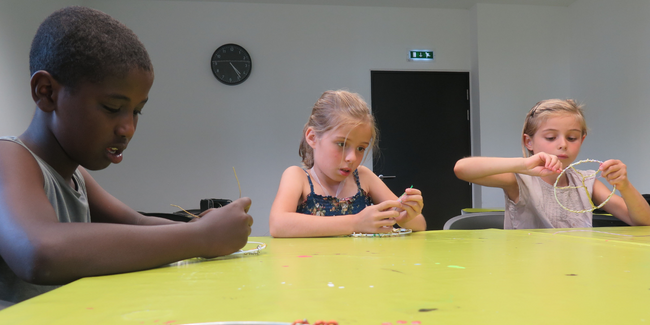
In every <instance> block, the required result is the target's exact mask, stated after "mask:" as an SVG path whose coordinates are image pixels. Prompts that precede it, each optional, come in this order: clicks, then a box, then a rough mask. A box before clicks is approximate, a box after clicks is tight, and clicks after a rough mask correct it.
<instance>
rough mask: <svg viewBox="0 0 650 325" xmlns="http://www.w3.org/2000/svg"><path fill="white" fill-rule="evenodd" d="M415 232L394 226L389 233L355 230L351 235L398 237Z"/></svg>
mask: <svg viewBox="0 0 650 325" xmlns="http://www.w3.org/2000/svg"><path fill="white" fill-rule="evenodd" d="M412 232H413V230H411V229H406V228H393V230H392V231H391V232H389V233H385V234H384V233H379V234H367V233H361V232H353V233H352V234H350V237H397V236H406V235H409V234H411V233H412Z"/></svg>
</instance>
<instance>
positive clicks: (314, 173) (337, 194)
mask: <svg viewBox="0 0 650 325" xmlns="http://www.w3.org/2000/svg"><path fill="white" fill-rule="evenodd" d="M309 171H310V172H311V174H312V175H314V179H315V180H316V183H318V185H320V188H322V189H323V192H325V195H327V196H331V195H330V193H329V192H328V191H327V190H326V189H325V187H324V186H323V184H321V183H320V180H319V179H318V175H316V172H315V171H314V167H312V168H311V169H310V170H309ZM347 179H348V178H347V177H346V178H345V179H344V180H343V181H342V182H340V183H339V188H338V189H337V190H336V196H335V197H339V194H341V190H342V189H343V184H345V180H347Z"/></svg>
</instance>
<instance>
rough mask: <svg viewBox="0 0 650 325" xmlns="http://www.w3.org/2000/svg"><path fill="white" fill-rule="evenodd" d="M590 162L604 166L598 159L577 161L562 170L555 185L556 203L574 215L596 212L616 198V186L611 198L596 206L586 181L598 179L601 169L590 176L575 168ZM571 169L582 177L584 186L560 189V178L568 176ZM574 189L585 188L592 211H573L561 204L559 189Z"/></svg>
mask: <svg viewBox="0 0 650 325" xmlns="http://www.w3.org/2000/svg"><path fill="white" fill-rule="evenodd" d="M590 162H592V163H599V164H602V163H603V162H602V161H600V160H596V159H584V160H580V161H576V162H574V163H573V164H571V165H569V166H567V168H564V170H562V172H561V173H560V175H558V176H557V179H556V180H555V184H553V195H554V196H555V201H557V203H558V204H559V205H560V206H561V207H562V208H563V209H564V210H567V211H569V212H574V213H585V212H590V211H594V210H596V209H600V208H602V207H603V206H604V205H605V204H607V202H608V201H609V199H611V198H612V196H614V193H615V192H616V185H614V188H613V189H612V193H609V196H608V197H607V199H606V200H605V201H603V203H601V204H600V205H598V206H596V205H594V202H593V200H592V199H591V193H589V189H588V188H587V185H585V179H587V178H590V177H596V175H598V173H600V170H599V169H596V172H595V173H593V174H590V175H584V174H583V173H581V172H580V171H579V170H577V169H575V167H574V166H575V165H579V164H582V163H590ZM569 168H571V169H573V170H574V171H575V172H576V173H577V174H578V175H580V177H581V182H582V185H581V186H571V185H568V186H561V187H558V186H557V183H559V182H560V178H562V175H564V174H566V171H567V170H569ZM572 188H575V189H580V188H584V190H585V192H586V193H587V198H589V203H590V204H591V209H584V210H572V209H569V208H567V207H565V206H564V205H563V204H562V202H560V199H558V197H557V190H558V189H560V190H564V189H572Z"/></svg>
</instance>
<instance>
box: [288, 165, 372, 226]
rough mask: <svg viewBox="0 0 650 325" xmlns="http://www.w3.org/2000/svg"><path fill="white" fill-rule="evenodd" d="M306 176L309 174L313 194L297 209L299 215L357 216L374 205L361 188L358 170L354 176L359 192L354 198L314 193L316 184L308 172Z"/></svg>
mask: <svg viewBox="0 0 650 325" xmlns="http://www.w3.org/2000/svg"><path fill="white" fill-rule="evenodd" d="M305 174H307V179H308V180H309V188H311V193H309V195H307V198H306V199H305V201H304V202H302V203H300V204H298V208H297V209H296V212H298V213H303V214H311V215H315V216H340V215H344V214H357V213H359V212H361V210H363V209H365V208H366V207H367V206H369V205H372V199H371V198H370V196H368V194H367V193H366V191H364V190H363V189H362V188H361V183H359V171H358V170H355V171H354V173H353V175H354V181H355V182H356V183H357V187H358V188H359V191H358V192H357V194H355V195H354V196H351V197H348V198H343V199H339V198H337V197H333V196H323V195H320V194H316V193H314V184H313V183H312V182H311V177H310V176H309V173H308V172H307V171H306V170H305Z"/></svg>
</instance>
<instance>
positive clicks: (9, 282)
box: [0, 137, 90, 302]
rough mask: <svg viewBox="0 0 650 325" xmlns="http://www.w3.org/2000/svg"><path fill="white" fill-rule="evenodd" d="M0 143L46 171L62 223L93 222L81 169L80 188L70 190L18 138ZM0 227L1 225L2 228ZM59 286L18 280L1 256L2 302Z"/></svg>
mask: <svg viewBox="0 0 650 325" xmlns="http://www.w3.org/2000/svg"><path fill="white" fill-rule="evenodd" d="M0 141H11V142H14V143H17V144H19V145H21V146H23V147H24V148H25V149H27V150H28V151H29V152H30V153H31V154H32V156H34V159H36V162H38V165H39V166H40V167H41V171H42V172H43V180H44V184H43V189H44V190H45V194H46V195H47V198H48V199H49V201H50V203H51V204H52V207H53V208H54V211H55V212H56V216H57V218H58V219H59V221H60V222H90V209H89V207H88V196H87V193H86V183H85V181H84V178H83V176H82V175H81V172H79V170H78V169H77V170H75V172H74V174H73V175H72V179H73V181H74V182H75V184H76V185H77V186H76V187H77V189H76V190H75V189H73V188H71V187H70V186H69V185H68V184H67V183H66V182H65V180H64V179H63V177H61V175H59V173H58V172H57V171H56V170H54V168H52V167H51V166H50V165H48V164H47V163H46V162H45V161H43V160H42V159H41V158H40V157H38V156H37V155H36V154H34V153H33V152H32V151H31V150H29V148H27V147H26V146H25V144H24V143H23V142H22V141H20V139H18V138H17V137H0ZM0 226H1V225H0ZM58 287H59V286H46V285H37V284H31V283H28V282H25V281H23V280H21V279H20V278H18V277H17V276H16V274H15V273H14V272H13V271H12V270H11V269H10V268H9V266H8V265H7V263H5V261H4V259H2V258H1V257H0V299H1V300H6V301H11V302H20V301H23V300H26V299H29V298H31V297H34V296H37V295H39V294H41V293H44V292H47V291H50V290H52V289H55V288H58Z"/></svg>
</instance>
